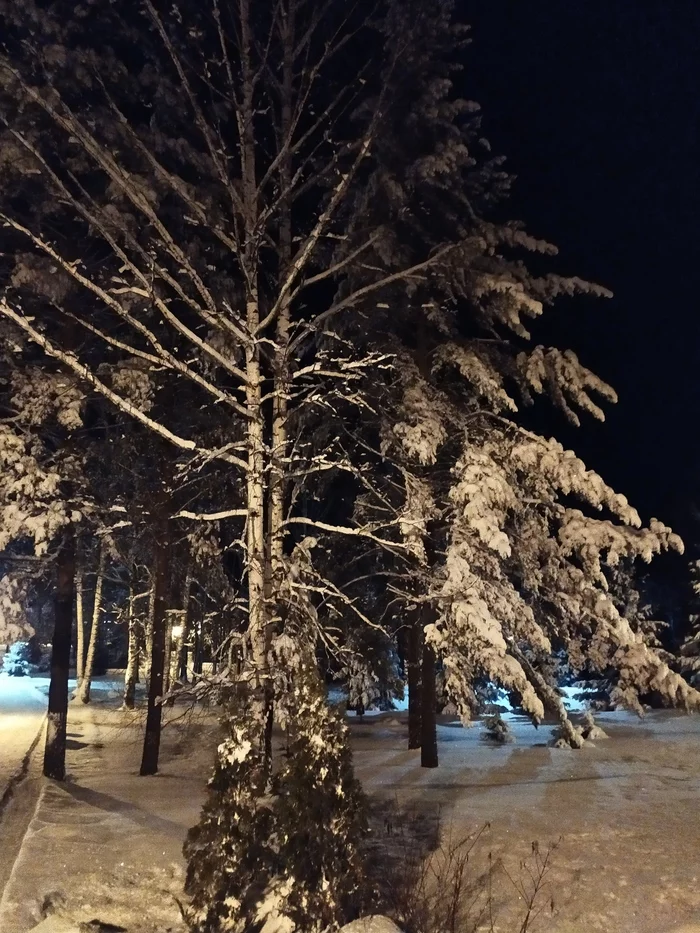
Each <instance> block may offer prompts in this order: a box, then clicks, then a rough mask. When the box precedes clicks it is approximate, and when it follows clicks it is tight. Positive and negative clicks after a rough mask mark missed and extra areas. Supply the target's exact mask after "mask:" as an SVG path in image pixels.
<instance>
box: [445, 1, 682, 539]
mask: <svg viewBox="0 0 700 933" xmlns="http://www.w3.org/2000/svg"><path fill="white" fill-rule="evenodd" d="M461 18H462V19H464V20H465V21H467V22H469V23H471V25H472V27H473V31H472V35H473V40H474V41H473V44H472V46H471V48H470V49H469V51H468V53H467V55H466V58H465V63H466V72H465V76H464V92H465V93H466V94H467V95H468V96H470V97H473V98H474V99H475V100H478V101H479V102H480V103H481V104H482V106H483V110H484V132H485V135H486V136H487V137H488V138H489V139H490V140H491V142H492V144H493V148H494V151H496V152H502V153H504V154H505V155H507V156H508V163H507V166H508V167H509V169H510V170H511V171H512V172H514V173H515V174H516V175H518V180H517V182H516V187H515V198H514V201H513V203H512V210H511V213H512V215H513V216H515V217H517V218H519V219H523V220H525V221H526V223H527V225H528V228H529V230H530V232H531V233H533V234H535V235H538V236H542V237H544V238H547V239H549V240H551V241H552V242H554V243H556V244H557V245H558V246H559V248H560V253H561V255H560V258H559V259H558V260H557V263H558V265H557V271H561V272H565V273H572V274H576V275H580V276H582V277H584V278H590V279H592V280H594V281H597V282H600V283H601V284H603V285H606V286H608V287H609V288H611V289H612V290H613V291H614V292H615V298H614V299H613V300H612V301H595V300H586V301H584V302H581V301H577V302H568V303H564V304H560V305H558V306H556V307H555V308H554V309H553V310H550V311H549V314H548V324H547V326H546V327H545V328H544V330H543V331H542V332H541V334H539V335H538V339H541V340H542V342H552V343H555V344H556V345H558V346H562V347H563V346H569V347H571V348H572V349H574V350H575V351H576V352H577V353H578V354H579V356H580V357H581V359H582V361H583V362H584V363H585V364H586V365H587V366H589V368H591V369H593V370H594V371H596V372H597V373H598V374H599V375H601V376H602V377H603V378H605V379H606V380H608V381H609V382H610V383H611V384H612V385H613V386H614V387H615V389H616V390H617V392H618V394H619V396H620V401H619V403H618V405H617V406H615V407H613V408H610V409H609V413H608V417H607V421H606V423H605V424H602V425H601V424H598V423H597V422H594V421H593V420H592V419H590V418H585V420H584V421H583V424H582V428H580V429H579V430H578V431H568V430H566V428H564V429H563V430H562V424H561V422H552V426H553V429H554V430H555V431H556V434H557V436H559V437H560V439H561V440H562V441H563V442H564V443H566V444H567V446H569V445H570V446H573V447H574V449H576V451H577V452H578V453H579V454H580V455H581V456H582V457H583V459H584V460H585V461H586V462H587V464H588V465H589V466H590V467H593V468H595V469H597V470H599V471H600V472H601V473H602V474H603V475H604V477H605V478H606V479H607V480H608V481H609V482H610V483H611V485H613V486H614V487H615V488H616V489H617V491H619V492H623V493H625V494H626V495H627V496H628V498H629V499H630V500H631V501H632V502H633V504H635V505H636V506H637V507H638V508H639V509H640V511H641V513H642V516H643V518H645V519H648V518H649V517H650V516H651V515H654V516H656V517H658V518H660V519H662V520H663V521H665V522H667V523H669V524H672V525H673V527H674V528H675V529H676V530H678V531H679V532H680V533H681V534H682V535H683V536H684V538H686V544H691V543H692V542H691V539H692V538H696V539H697V538H698V537H700V525H698V524H697V523H696V522H695V521H694V520H693V519H692V517H691V507H692V503H693V502H698V503H700V476H698V469H699V467H700V450H699V443H698V438H699V437H700V418H699V417H698V416H699V414H700V404H699V403H700V373H699V371H698V363H699V362H700V340H699V337H700V287H698V281H697V280H698V275H699V274H700V262H699V260H700V237H699V236H698V232H699V230H700V146H699V145H698V143H699V137H700V3H680V2H668V0H665V2H663V3H662V2H660V0H657V2H655V3H649V4H639V3H637V2H633V0H585V2H578V3H574V2H568V0H528V2H522V0H464V2H462V4H461ZM698 543H700V542H698Z"/></svg>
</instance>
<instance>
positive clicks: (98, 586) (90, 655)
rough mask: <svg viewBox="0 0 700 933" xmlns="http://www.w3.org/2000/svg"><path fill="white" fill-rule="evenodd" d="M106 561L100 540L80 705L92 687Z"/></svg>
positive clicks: (79, 696)
mask: <svg viewBox="0 0 700 933" xmlns="http://www.w3.org/2000/svg"><path fill="white" fill-rule="evenodd" d="M106 560H107V548H106V547H105V543H104V541H103V540H100V557H99V561H98V565H97V576H96V578H95V602H94V603H93V607H92V628H91V629H90V644H89V645H88V650H87V657H86V658H85V669H84V671H83V679H82V680H81V682H80V689H79V690H78V699H79V700H80V702H81V703H89V702H90V687H91V685H92V672H93V670H94V667H95V651H96V650H97V639H98V636H99V632H100V616H101V612H102V586H103V584H104V575H105V562H106Z"/></svg>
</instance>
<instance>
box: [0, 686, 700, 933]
mask: <svg viewBox="0 0 700 933" xmlns="http://www.w3.org/2000/svg"><path fill="white" fill-rule="evenodd" d="M118 698H119V684H118V683H117V682H114V681H111V680H110V679H109V678H106V679H105V680H104V681H103V682H102V684H101V689H98V691H96V694H95V699H96V702H95V703H94V704H91V706H90V707H82V706H78V705H76V704H72V706H71V712H70V718H69V739H70V746H69V751H68V767H69V780H68V781H67V782H66V784H65V785H64V786H59V785H55V784H51V783H47V784H46V785H45V786H44V790H43V792H42V795H41V798H40V800H39V804H38V806H37V808H36V811H35V814H34V818H33V820H32V821H31V824H30V826H29V830H28V832H27V835H26V837H25V839H24V843H23V845H22V849H21V853H20V856H19V858H18V860H17V862H16V864H15V868H14V871H13V874H12V877H11V878H10V882H9V883H8V885H7V887H6V889H5V893H4V896H3V899H2V901H1V902H0V931H2V933H26V931H28V930H30V929H31V927H32V925H33V924H34V923H35V922H36V920H37V919H38V905H39V903H40V902H41V901H42V900H43V899H44V898H45V897H46V896H47V895H51V896H52V897H53V899H54V900H55V901H56V902H57V903H58V902H61V901H62V900H64V901H65V907H64V908H59V910H61V909H63V910H65V912H67V913H68V914H70V915H71V916H74V917H75V918H77V919H78V920H81V921H89V920H92V919H93V918H94V917H99V918H100V919H101V920H103V921H107V922H111V923H115V924H119V925H121V926H123V927H126V928H127V929H128V930H129V933H164V931H166V930H171V931H181V930H183V926H182V924H181V922H180V917H179V910H178V906H177V900H176V899H177V898H178V897H179V896H180V894H181V891H182V881H183V872H184V865H183V862H182V856H181V848H182V842H183V840H184V836H185V833H186V830H187V828H188V827H189V826H191V825H193V824H194V823H195V822H196V821H197V818H198V813H199V808H200V805H201V802H202V800H203V799H204V792H205V791H204V788H205V781H206V778H207V777H208V775H209V772H210V767H211V763H212V753H213V747H214V745H215V741H216V729H215V725H214V722H213V719H212V717H211V715H209V714H207V715H204V714H197V715H195V717H194V718H193V719H190V720H185V719H182V718H181V711H179V710H178V709H177V708H175V710H169V711H168V717H169V719H170V724H169V725H168V726H167V728H166V729H165V732H164V737H163V752H162V770H161V773H160V774H159V775H158V776H157V777H155V778H141V777H139V776H138V767H139V762H140V753H141V738H142V723H141V718H140V715H139V714H129V713H125V712H120V711H118V710H117V709H116V708H115V707H116V705H117V703H118ZM508 718H509V721H510V724H511V726H512V728H513V731H514V732H515V734H516V738H517V741H516V743H514V744H511V745H507V746H493V745H491V744H489V743H487V742H485V741H484V738H483V735H484V733H483V729H482V727H481V726H480V725H476V726H475V727H474V728H472V729H463V728H461V727H460V726H459V725H457V724H456V723H449V722H447V721H443V722H442V723H441V725H440V727H439V740H440V756H441V762H440V767H439V768H438V769H437V770H423V769H421V768H420V764H419V753H417V752H409V751H407V750H406V734H405V733H406V725H405V714H404V713H403V712H396V713H385V714H381V715H378V716H374V717H371V718H369V719H366V720H365V721H360V720H358V719H356V718H354V719H352V720H351V733H352V737H353V746H354V749H355V763H356V767H357V771H358V775H359V776H360V777H361V779H362V780H363V782H364V784H365V787H366V789H367V790H368V791H369V792H370V793H371V794H373V795H380V796H384V797H386V798H388V799H390V800H391V801H392V802H396V803H398V804H399V805H400V806H402V805H405V806H414V807H418V808H420V809H421V810H422V811H424V812H425V811H426V810H430V809H433V808H437V807H439V808H440V810H441V818H442V825H443V827H444V828H445V829H446V830H447V829H449V830H450V831H451V832H452V833H453V834H458V835H459V834H461V833H466V832H469V831H473V830H475V829H478V828H479V827H481V826H483V825H484V824H485V823H487V822H489V823H490V824H491V825H490V829H489V830H488V831H487V832H486V833H485V834H484V836H483V842H482V844H481V848H480V850H479V851H478V852H477V856H476V864H475V869H478V868H479V867H484V865H485V862H486V858H487V855H488V852H489V851H491V852H492V853H493V854H494V856H496V857H498V856H503V858H504V859H505V862H506V866H507V867H508V869H509V871H510V873H511V875H512V876H513V877H516V878H517V876H518V872H519V870H520V866H519V863H520V860H521V859H522V858H525V857H526V856H527V855H528V854H529V853H530V851H531V843H532V841H533V840H538V841H539V843H540V846H541V848H542V849H544V848H545V847H546V846H547V844H548V843H550V842H556V841H558V840H559V845H558V848H557V850H556V852H555V853H554V855H553V861H552V865H553V867H552V873H551V877H550V887H549V888H548V889H547V892H546V900H547V902H548V901H549V898H550V897H553V898H554V903H555V912H554V914H553V915H551V914H550V913H549V911H547V912H546V914H543V915H542V916H541V917H540V918H539V919H538V921H537V923H536V924H535V925H534V926H533V927H531V930H532V933H538V931H541V933H584V931H605V933H670V931H676V930H678V929H679V928H680V925H681V924H692V923H697V924H698V926H697V927H688V929H695V930H697V931H698V933H700V816H699V815H698V803H699V801H700V718H698V717H695V718H691V717H685V716H681V715H678V714H675V713H666V712H654V713H651V714H649V716H648V717H647V718H646V719H645V720H644V721H641V722H640V721H639V720H637V719H636V718H634V717H632V716H628V715H626V714H622V713H611V714H604V715H602V716H601V717H600V722H601V724H603V725H604V728H605V729H606V731H607V732H609V733H610V738H609V739H607V740H601V741H599V742H598V743H596V744H595V745H589V746H587V747H586V748H584V749H583V750H581V751H577V752H575V751H568V750H562V749H553V748H550V747H548V746H547V744H546V743H547V741H548V740H549V738H550V729H549V728H543V729H540V730H535V729H534V728H533V727H532V726H531V725H529V723H527V722H525V721H524V720H522V719H519V718H518V717H517V716H514V715H512V714H510V715H509V716H508ZM0 859H2V847H1V846H0ZM480 860H483V861H480ZM494 895H495V901H496V904H495V906H496V910H497V913H496V929H497V930H500V931H503V933H512V931H514V929H516V928H515V927H513V925H512V922H511V920H512V917H513V916H514V914H515V913H516V911H517V908H518V899H517V894H516V893H515V891H514V889H513V888H512V886H511V884H510V882H508V881H507V880H506V879H505V876H502V877H501V880H500V882H498V883H497V884H496V885H495V888H494ZM684 929H685V928H684Z"/></svg>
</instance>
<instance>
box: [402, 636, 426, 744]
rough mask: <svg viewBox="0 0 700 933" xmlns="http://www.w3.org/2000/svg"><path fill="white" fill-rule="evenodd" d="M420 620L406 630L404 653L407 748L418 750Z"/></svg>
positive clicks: (420, 732)
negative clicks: (406, 685)
mask: <svg viewBox="0 0 700 933" xmlns="http://www.w3.org/2000/svg"><path fill="white" fill-rule="evenodd" d="M422 641H423V638H422V632H421V624H420V618H418V619H415V620H414V621H413V622H412V624H411V626H410V627H409V629H408V638H407V649H408V650H407V652H406V680H407V682H408V747H409V748H420V747H421V745H422V744H423V734H422V731H421V729H422V725H421V703H422V697H421V646H422Z"/></svg>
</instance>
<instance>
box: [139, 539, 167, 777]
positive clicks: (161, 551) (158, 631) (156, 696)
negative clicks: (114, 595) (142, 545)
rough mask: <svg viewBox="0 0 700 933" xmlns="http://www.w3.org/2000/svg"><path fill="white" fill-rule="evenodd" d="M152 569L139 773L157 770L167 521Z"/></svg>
mask: <svg viewBox="0 0 700 933" xmlns="http://www.w3.org/2000/svg"><path fill="white" fill-rule="evenodd" d="M157 531H158V532H159V533H158V534H157V535H156V543H155V562H154V569H153V577H154V579H153V600H152V602H153V630H152V631H153V636H152V648H151V674H150V680H149V684H148V712H147V714H146V734H145V736H144V742H143V755H142V757H141V770H140V772H139V773H140V774H142V775H148V774H156V773H157V772H158V758H159V756H160V733H161V726H162V721H163V704H162V698H163V693H164V690H163V677H164V673H165V638H166V634H167V631H166V629H167V618H166V607H165V601H166V598H167V593H168V572H169V567H168V563H169V557H170V553H169V540H168V538H167V535H168V528H167V523H163V524H162V527H161V528H159V529H157Z"/></svg>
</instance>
